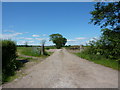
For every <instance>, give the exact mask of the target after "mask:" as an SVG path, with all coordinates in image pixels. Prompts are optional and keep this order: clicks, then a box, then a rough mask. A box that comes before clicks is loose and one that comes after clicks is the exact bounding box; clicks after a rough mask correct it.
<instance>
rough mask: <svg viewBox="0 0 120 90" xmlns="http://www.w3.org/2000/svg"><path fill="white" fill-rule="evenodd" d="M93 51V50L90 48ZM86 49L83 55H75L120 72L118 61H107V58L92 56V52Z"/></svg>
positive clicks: (97, 55) (98, 55)
mask: <svg viewBox="0 0 120 90" xmlns="http://www.w3.org/2000/svg"><path fill="white" fill-rule="evenodd" d="M89 49H90V50H91V48H89ZM89 49H86V50H84V51H82V52H81V53H75V54H76V55H77V56H80V57H81V58H84V59H86V60H89V61H92V62H94V63H97V64H101V65H104V66H107V67H110V68H113V69H116V70H120V68H119V67H120V64H119V63H118V61H115V60H112V59H107V58H106V57H105V56H103V55H100V54H91V53H90V50H89Z"/></svg>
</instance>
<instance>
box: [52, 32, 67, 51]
mask: <svg viewBox="0 0 120 90" xmlns="http://www.w3.org/2000/svg"><path fill="white" fill-rule="evenodd" d="M50 41H52V42H53V43H54V44H56V48H58V49H59V48H61V47H62V46H64V45H65V44H66V42H67V39H66V38H64V37H63V36H62V35H61V34H51V35H50Z"/></svg>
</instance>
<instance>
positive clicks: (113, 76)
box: [3, 49, 118, 88]
mask: <svg viewBox="0 0 120 90" xmlns="http://www.w3.org/2000/svg"><path fill="white" fill-rule="evenodd" d="M26 73H27V75H26V76H24V77H23V78H22V79H18V80H15V81H12V82H10V83H7V84H4V85H3V88H118V71H117V70H113V69H111V68H108V67H104V66H102V65H98V64H95V63H93V62H90V61H87V60H85V59H81V58H79V57H78V56H75V55H73V54H71V53H69V52H68V51H67V50H65V49H58V50H56V51H55V52H54V53H53V54H52V55H51V56H50V57H48V58H47V59H45V60H44V61H42V62H41V63H39V64H37V65H35V66H33V68H30V69H28V70H27V72H26Z"/></svg>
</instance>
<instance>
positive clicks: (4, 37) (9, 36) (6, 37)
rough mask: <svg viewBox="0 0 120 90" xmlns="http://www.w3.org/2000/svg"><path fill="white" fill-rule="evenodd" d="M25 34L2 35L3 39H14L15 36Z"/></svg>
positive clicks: (0, 35)
mask: <svg viewBox="0 0 120 90" xmlns="http://www.w3.org/2000/svg"><path fill="white" fill-rule="evenodd" d="M21 34H23V33H12V34H0V38H1V39H12V38H14V37H15V36H18V35H21Z"/></svg>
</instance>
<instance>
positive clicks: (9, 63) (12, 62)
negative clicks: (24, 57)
mask: <svg viewBox="0 0 120 90" xmlns="http://www.w3.org/2000/svg"><path fill="white" fill-rule="evenodd" d="M0 42H1V43H2V81H3V82H5V81H6V80H7V78H8V77H9V76H12V75H14V74H15V70H17V69H19V67H21V66H22V64H21V63H20V62H19V61H16V57H17V55H16V44H15V42H14V41H11V40H2V41H0Z"/></svg>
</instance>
